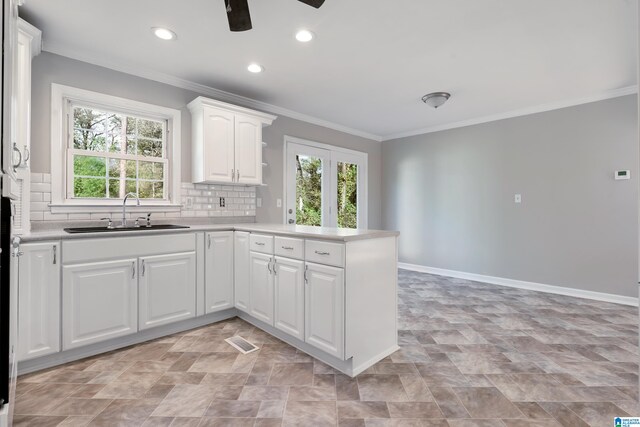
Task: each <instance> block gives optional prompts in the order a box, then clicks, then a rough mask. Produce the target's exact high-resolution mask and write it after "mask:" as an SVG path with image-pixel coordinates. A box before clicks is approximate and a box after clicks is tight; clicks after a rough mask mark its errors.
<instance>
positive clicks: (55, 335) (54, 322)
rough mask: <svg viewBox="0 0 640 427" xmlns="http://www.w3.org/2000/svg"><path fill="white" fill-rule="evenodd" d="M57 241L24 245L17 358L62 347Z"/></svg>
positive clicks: (20, 273) (21, 263) (21, 262)
mask: <svg viewBox="0 0 640 427" xmlns="http://www.w3.org/2000/svg"><path fill="white" fill-rule="evenodd" d="M59 247H60V244H59V243H58V242H54V243H51V242H47V243H30V244H24V245H22V246H21V251H22V252H23V255H22V256H21V257H20V258H19V267H18V268H19V275H18V276H19V281H20V282H19V285H18V286H19V293H18V335H19V336H20V341H19V343H18V361H22V360H27V359H33V358H34V357H39V356H44V355H46V354H51V353H56V352H58V351H60V256H59Z"/></svg>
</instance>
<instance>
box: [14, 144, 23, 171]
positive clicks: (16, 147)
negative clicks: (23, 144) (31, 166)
mask: <svg viewBox="0 0 640 427" xmlns="http://www.w3.org/2000/svg"><path fill="white" fill-rule="evenodd" d="M13 151H15V152H16V153H18V163H16V164H13V165H11V166H12V167H13V171H14V172H15V171H16V168H17V167H18V166H20V165H21V164H22V152H21V151H20V149H19V148H18V144H17V143H15V142H14V143H13Z"/></svg>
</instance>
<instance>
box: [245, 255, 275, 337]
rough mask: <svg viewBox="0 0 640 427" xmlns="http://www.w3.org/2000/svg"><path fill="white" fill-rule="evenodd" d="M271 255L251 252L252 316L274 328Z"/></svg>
mask: <svg viewBox="0 0 640 427" xmlns="http://www.w3.org/2000/svg"><path fill="white" fill-rule="evenodd" d="M271 261H272V259H271V255H265V254H261V253H258V252H251V260H250V263H251V286H250V291H249V292H250V295H251V315H252V316H253V317H255V318H256V319H259V320H262V321H263V322H265V323H268V324H269V325H271V326H273V274H272V270H271Z"/></svg>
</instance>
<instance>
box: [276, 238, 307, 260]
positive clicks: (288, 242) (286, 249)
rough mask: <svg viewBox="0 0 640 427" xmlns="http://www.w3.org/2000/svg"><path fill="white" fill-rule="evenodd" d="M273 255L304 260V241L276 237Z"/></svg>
mask: <svg viewBox="0 0 640 427" xmlns="http://www.w3.org/2000/svg"><path fill="white" fill-rule="evenodd" d="M275 242H276V243H275V246H276V247H275V253H276V255H280V256H283V257H287V258H295V259H304V240H302V239H292V238H290V237H276V240H275Z"/></svg>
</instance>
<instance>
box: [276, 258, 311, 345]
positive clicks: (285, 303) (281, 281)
mask: <svg viewBox="0 0 640 427" xmlns="http://www.w3.org/2000/svg"><path fill="white" fill-rule="evenodd" d="M273 272H274V276H275V279H274V281H275V314H274V322H275V327H276V328H278V329H280V330H281V331H283V332H286V333H288V334H289V335H292V336H294V337H296V338H298V339H300V340H303V341H304V261H298V260H295V259H290V258H282V257H276V258H275V263H274V265H273Z"/></svg>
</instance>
